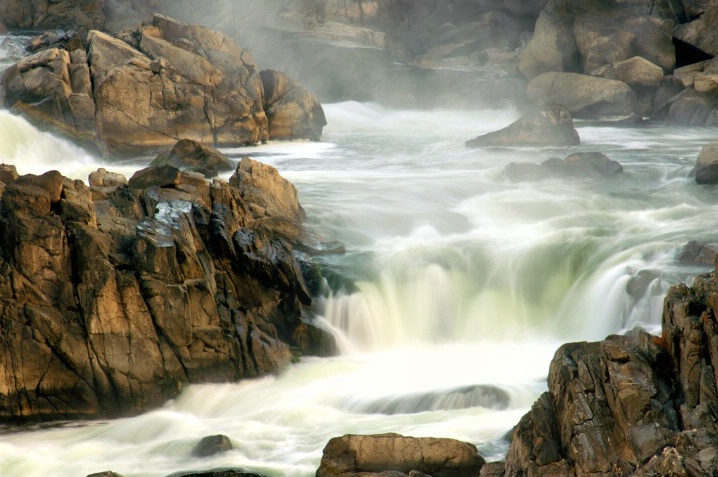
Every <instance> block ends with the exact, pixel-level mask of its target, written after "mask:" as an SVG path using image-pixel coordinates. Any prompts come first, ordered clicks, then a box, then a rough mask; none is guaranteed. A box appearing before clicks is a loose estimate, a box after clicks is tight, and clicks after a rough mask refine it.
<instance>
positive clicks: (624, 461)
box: [503, 272, 718, 477]
mask: <svg viewBox="0 0 718 477" xmlns="http://www.w3.org/2000/svg"><path fill="white" fill-rule="evenodd" d="M716 306H718V272H714V273H712V274H710V275H706V276H702V277H699V278H698V279H696V281H695V283H694V285H693V287H692V288H689V287H687V286H685V285H679V286H676V287H673V288H672V289H671V290H670V292H669V293H668V295H667V297H666V299H665V306H664V313H663V334H662V336H661V337H655V336H650V335H648V334H647V333H644V332H642V331H636V332H632V333H630V334H629V335H628V336H612V337H609V338H607V339H606V340H604V341H602V342H599V343H572V344H567V345H564V346H562V347H561V348H560V349H559V350H558V351H557V352H556V355H555V356H554V358H553V361H552V363H551V367H550V371H549V378H548V384H549V391H548V392H547V393H545V394H544V395H542V396H541V398H540V399H539V400H538V401H537V402H536V403H535V404H534V406H533V408H532V409H531V411H530V412H529V413H528V414H526V415H525V416H524V417H523V418H522V419H521V422H520V423H519V424H518V426H517V427H516V428H515V430H514V432H513V441H512V443H511V448H510V450H509V453H508V456H507V460H506V463H505V469H504V474H503V475H505V476H530V475H551V476H588V475H591V476H645V477H647V476H696V477H697V476H706V475H715V472H716V471H717V469H718V426H717V423H718V390H717V388H716V382H718V380H717V379H716V369H718V366H717V365H718V353H717V351H716V350H717V349H718V347H717V346H716V345H717V344H718V322H717V321H716V316H715V311H714V310H715V309H716Z"/></svg>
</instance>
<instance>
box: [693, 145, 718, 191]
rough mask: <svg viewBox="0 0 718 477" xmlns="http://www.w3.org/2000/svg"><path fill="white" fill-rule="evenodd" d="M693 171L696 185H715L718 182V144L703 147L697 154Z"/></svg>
mask: <svg viewBox="0 0 718 477" xmlns="http://www.w3.org/2000/svg"><path fill="white" fill-rule="evenodd" d="M693 171H694V173H695V175H696V182H697V183H698V184H715V183H717V182H718V142H712V143H710V144H706V145H705V146H703V148H702V149H701V152H700V153H699V154H698V161H697V162H696V166H695V168H694V169H693Z"/></svg>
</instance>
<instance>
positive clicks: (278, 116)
mask: <svg viewBox="0 0 718 477" xmlns="http://www.w3.org/2000/svg"><path fill="white" fill-rule="evenodd" d="M259 75H260V76H261V78H262V84H263V85H264V107H265V110H266V112H267V119H268V121H269V136H270V137H271V138H272V139H311V140H312V141H319V139H320V138H321V136H322V128H323V127H324V126H326V124H327V120H326V118H325V117H324V110H323V109H322V106H321V105H320V104H319V101H317V99H316V98H315V97H314V95H312V94H311V93H310V92H309V91H307V90H306V89H304V88H303V87H302V86H301V85H299V84H298V83H297V82H295V81H294V80H292V79H291V78H289V77H288V76H287V75H286V74H284V73H282V72H281V71H274V70H264V71H262V72H260V73H259Z"/></svg>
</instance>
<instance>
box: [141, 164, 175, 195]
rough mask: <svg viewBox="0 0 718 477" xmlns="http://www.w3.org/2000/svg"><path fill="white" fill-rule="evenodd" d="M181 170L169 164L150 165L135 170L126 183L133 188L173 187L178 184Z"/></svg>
mask: <svg viewBox="0 0 718 477" xmlns="http://www.w3.org/2000/svg"><path fill="white" fill-rule="evenodd" d="M181 176H182V171H180V170H179V169H177V168H176V167H174V166H170V165H169V164H164V165H161V166H150V167H146V168H144V169H141V170H139V171H137V172H135V173H134V174H133V175H132V177H130V180H129V181H128V184H129V186H130V187H132V188H135V189H147V188H149V187H173V186H176V185H179V184H180V180H181Z"/></svg>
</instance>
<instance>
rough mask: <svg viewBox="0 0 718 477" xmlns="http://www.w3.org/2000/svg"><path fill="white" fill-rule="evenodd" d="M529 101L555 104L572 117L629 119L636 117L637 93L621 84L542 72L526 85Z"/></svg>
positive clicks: (585, 76)
mask: <svg viewBox="0 0 718 477" xmlns="http://www.w3.org/2000/svg"><path fill="white" fill-rule="evenodd" d="M527 94H528V97H529V99H531V100H532V101H533V102H535V103H537V104H540V105H558V106H562V107H563V108H565V109H566V110H568V111H569V112H570V113H571V114H572V115H573V117H575V118H590V119H595V118H600V117H631V116H635V115H636V114H638V112H639V110H638V100H637V97H636V93H635V92H634V91H633V90H632V89H631V88H630V87H629V86H628V85H627V84H626V83H624V82H622V81H617V80H612V79H606V78H597V77H594V76H588V75H581V74H577V73H556V72H551V73H544V74H542V75H539V76H537V77H536V78H534V79H533V80H531V82H530V83H529V84H528V87H527Z"/></svg>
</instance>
